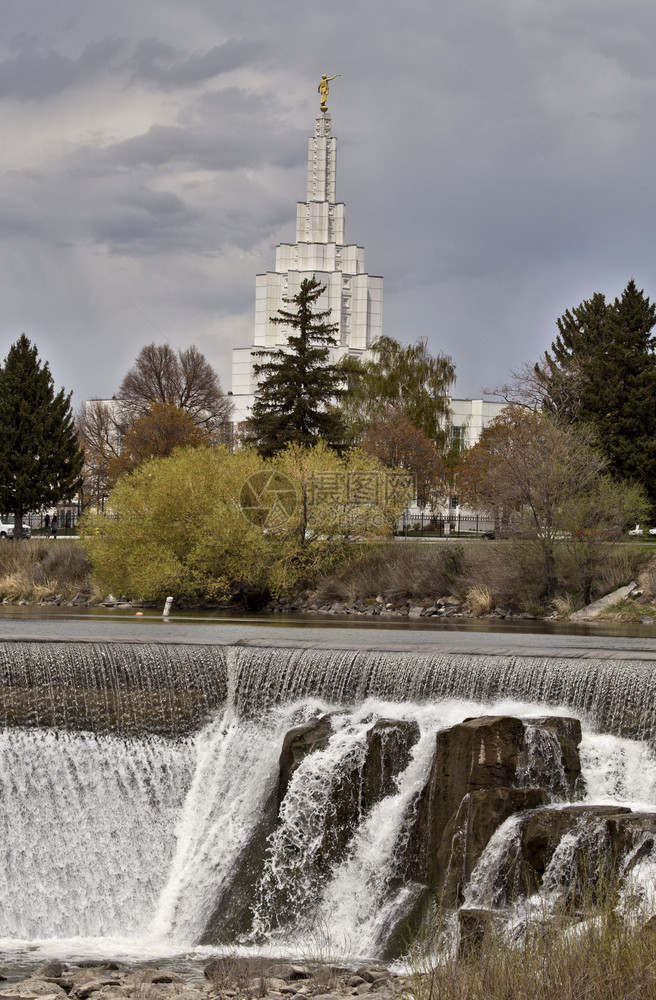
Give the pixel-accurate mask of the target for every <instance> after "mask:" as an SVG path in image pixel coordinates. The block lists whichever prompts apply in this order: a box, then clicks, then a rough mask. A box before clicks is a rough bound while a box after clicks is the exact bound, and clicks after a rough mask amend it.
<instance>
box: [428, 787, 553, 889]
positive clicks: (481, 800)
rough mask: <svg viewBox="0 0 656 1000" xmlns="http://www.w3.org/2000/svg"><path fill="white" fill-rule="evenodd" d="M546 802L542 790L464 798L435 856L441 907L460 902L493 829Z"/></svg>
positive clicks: (473, 794) (501, 791)
mask: <svg viewBox="0 0 656 1000" xmlns="http://www.w3.org/2000/svg"><path fill="white" fill-rule="evenodd" d="M546 802H547V793H546V791H545V790H544V789H542V788H486V789H479V790H478V791H475V792H469V793H468V794H467V795H465V797H464V798H463V799H462V801H461V803H460V806H459V808H458V809H457V811H456V812H455V813H454V815H453V816H452V817H451V820H450V821H449V823H448V824H447V826H446V829H445V831H444V834H443V837H442V842H441V844H440V847H439V850H438V854H437V866H436V867H437V872H438V876H437V885H436V889H437V891H438V894H439V895H440V899H441V901H442V903H443V905H445V906H456V905H458V904H459V903H461V902H462V894H463V891H464V888H465V886H466V885H467V883H468V882H469V878H470V876H471V873H472V871H473V870H474V868H475V867H476V864H477V863H478V860H479V858H480V856H481V854H482V853H483V851H484V850H485V848H486V846H487V844H488V842H489V840H490V838H491V837H492V834H493V833H494V832H495V830H496V829H497V828H498V827H500V826H501V824H502V823H503V822H505V820H507V819H508V817H509V816H512V815H514V814H515V813H517V812H523V811H524V810H527V809H537V808H538V807H539V806H543V805H545V804H546Z"/></svg>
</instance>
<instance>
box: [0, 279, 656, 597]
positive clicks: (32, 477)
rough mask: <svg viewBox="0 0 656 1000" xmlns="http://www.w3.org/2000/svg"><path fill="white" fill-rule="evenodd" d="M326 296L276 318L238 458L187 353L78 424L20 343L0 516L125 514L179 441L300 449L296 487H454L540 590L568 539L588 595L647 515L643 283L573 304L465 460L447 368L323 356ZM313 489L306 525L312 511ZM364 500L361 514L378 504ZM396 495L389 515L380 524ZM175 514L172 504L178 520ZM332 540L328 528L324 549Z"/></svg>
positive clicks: (651, 378) (151, 350) (649, 308)
mask: <svg viewBox="0 0 656 1000" xmlns="http://www.w3.org/2000/svg"><path fill="white" fill-rule="evenodd" d="M323 291H324V288H323V286H322V285H321V284H320V282H318V281H317V280H316V279H306V280H304V281H303V282H302V283H301V286H300V290H299V293H298V294H297V295H295V296H294V297H292V298H291V299H289V300H286V301H285V308H283V309H281V310H280V311H279V314H278V316H277V317H275V318H273V321H274V322H275V323H278V324H280V325H283V326H284V329H285V334H286V339H287V344H286V346H285V347H283V348H279V349H265V350H261V351H259V352H257V357H256V364H255V372H256V374H257V376H258V379H259V381H260V386H261V387H260V391H259V393H258V396H257V399H256V402H255V405H254V407H253V412H252V415H251V418H250V420H249V421H248V423H247V425H246V426H245V427H243V428H240V429H239V433H238V441H237V444H238V448H237V449H235V429H234V427H233V425H232V423H231V414H232V403H231V401H230V397H229V395H226V394H225V393H224V391H223V389H222V387H221V384H220V381H219V379H218V376H217V375H216V373H215V372H214V370H213V369H212V367H211V365H210V364H209V362H208V361H207V360H206V358H205V357H204V356H203V355H202V354H201V353H200V352H199V351H198V349H197V348H196V347H190V348H188V349H186V350H183V351H178V352H176V351H174V350H173V348H171V347H170V346H169V345H166V344H165V345H156V344H154V343H153V344H150V345H147V346H146V347H144V348H142V350H141V351H140V352H139V354H138V355H137V358H136V360H135V362H134V364H133V366H132V367H131V368H130V369H129V370H128V372H127V373H126V374H125V376H124V378H123V380H122V382H121V384H120V386H119V388H118V390H117V392H116V395H115V397H114V398H113V399H112V400H111V401H100V400H95V401H90V402H88V403H87V404H86V405H85V406H84V407H83V408H82V410H81V411H80V412H79V414H78V416H77V419H75V418H74V417H73V414H72V412H71V407H70V394H69V395H68V396H67V395H66V394H65V393H64V390H63V389H62V390H60V392H59V393H55V391H54V385H53V380H52V376H51V375H50V371H49V368H48V365H47V363H43V362H41V361H40V360H39V358H38V352H37V350H36V347H34V346H33V345H31V344H30V342H29V340H28V339H27V338H26V337H25V336H24V335H23V336H22V337H21V338H20V339H19V340H18V341H17V343H16V344H15V345H13V346H12V348H11V349H10V352H9V354H8V356H7V358H6V360H5V362H4V364H3V366H2V368H0V387H1V389H2V393H1V395H0V413H1V414H2V416H3V418H4V419H3V427H4V430H5V433H4V437H3V440H2V444H1V445H0V503H2V506H3V507H4V509H5V510H7V511H9V510H11V511H13V512H14V514H15V516H16V519H17V521H16V523H17V524H21V523H22V517H23V516H24V514H25V513H26V512H27V511H29V510H35V509H42V508H43V507H46V506H53V505H55V504H56V503H58V502H60V501H63V500H66V499H70V498H71V497H72V496H74V495H76V494H77V495H80V496H81V497H82V498H83V500H84V502H85V503H86V504H88V505H90V506H96V507H99V506H102V503H103V501H104V500H105V499H106V498H107V497H110V496H111V506H112V509H114V510H118V509H119V508H120V503H124V504H125V509H126V511H127V510H128V509H129V502H128V500H127V499H126V498H128V497H132V501H131V502H133V501H134V500H135V497H136V493H135V492H134V490H135V489H136V488H137V484H138V483H141V484H142V486H143V485H144V483H145V480H143V479H141V478H140V477H141V475H142V470H143V469H144V468H145V467H148V468H149V469H150V472H149V475H150V476H151V478H152V475H153V473H152V463H153V462H157V461H160V460H163V459H166V458H168V457H169V456H173V455H174V454H175V453H177V451H178V450H179V449H185V450H186V451H187V452H190V451H194V450H198V451H199V452H200V451H203V450H205V451H206V452H208V451H209V452H212V453H213V454H214V456H215V458H216V456H217V455H219V454H220V455H222V456H223V458H222V461H223V462H228V461H233V464H234V467H235V468H236V466H237V464H238V462H239V461H245V459H243V458H241V459H238V460H235V459H229V458H227V457H226V456H229V455H230V454H231V452H235V451H236V450H237V451H238V452H239V453H240V454H243V455H245V454H250V455H252V456H253V455H257V462H259V463H260V464H259V465H257V462H256V465H257V467H256V465H254V466H253V469H254V473H253V474H255V472H257V473H258V474H260V473H263V472H264V473H266V470H267V469H273V468H276V469H278V471H280V468H282V466H280V462H283V457H284V456H285V454H287V453H288V454H289V455H296V456H297V457H296V458H295V459H293V460H292V459H289V461H290V462H291V465H290V466H289V468H291V467H292V466H294V463H296V465H297V466H298V467H299V468H301V466H302V463H301V465H299V462H300V458H299V457H298V456H300V455H303V454H307V455H310V454H312V455H313V456H314V457H313V458H312V460H311V461H308V463H306V466H305V467H304V471H303V475H304V476H305V477H306V480H307V479H308V477H309V478H310V479H311V478H312V477H315V479H316V477H317V476H321V475H324V474H325V476H324V480H325V481H327V478H326V477H328V474H329V473H330V475H332V476H336V477H337V478H338V479H340V477H341V479H340V481H341V482H342V483H344V482H346V481H347V478H348V475H350V474H351V472H355V471H357V470H360V472H362V470H364V469H365V468H366V469H368V470H369V472H371V471H372V470H376V475H378V476H379V478H380V474H381V470H386V469H389V470H403V471H404V472H405V473H407V475H408V477H409V478H408V482H410V481H412V483H413V489H414V493H415V495H416V497H417V499H418V501H419V502H420V503H421V504H425V505H428V506H429V507H431V508H435V507H439V505H440V504H444V503H445V501H446V499H447V498H448V496H449V493H453V492H454V491H455V492H457V494H458V497H459V499H460V501H461V503H465V504H468V505H470V506H472V507H475V508H477V509H481V510H488V511H489V512H490V514H491V516H492V517H493V518H494V520H495V524H496V526H497V529H498V532H499V533H500V534H503V533H504V532H505V533H506V534H508V535H512V534H515V535H516V536H517V537H520V536H521V538H522V540H523V541H528V542H529V543H531V544H533V545H534V546H535V548H536V551H537V552H538V554H539V560H540V563H541V565H542V572H543V574H544V588H545V594H546V595H547V597H551V596H553V594H554V592H555V590H556V588H557V573H556V552H557V549H558V545H559V544H560V543H561V542H563V541H565V542H566V544H567V545H569V546H570V547H571V549H572V559H574V561H577V562H578V564H579V565H580V579H581V589H582V591H583V592H584V593H585V595H586V597H589V596H590V593H591V591H592V586H593V580H594V575H595V573H596V572H597V571H598V561H599V558H600V553H602V554H603V552H605V551H606V550H607V548H608V546H609V544H611V543H612V542H613V541H615V540H617V539H618V538H619V537H621V534H622V532H623V531H624V530H625V529H626V526H627V524H628V522H629V520H630V519H632V518H635V519H641V518H643V517H647V516H649V515H650V514H653V511H654V509H655V508H654V502H655V501H656V495H655V494H656V479H655V476H654V472H655V471H656V469H655V463H656V433H655V431H656V426H655V424H656V358H655V355H654V346H655V343H656V338H655V337H654V335H653V333H652V331H653V328H654V326H655V325H656V307H655V306H654V305H653V304H651V303H650V302H649V299H648V298H646V296H645V295H644V293H643V292H642V291H639V290H638V289H637V287H636V285H635V282H633V281H630V282H629V284H628V285H627V287H626V289H625V290H624V292H623V294H622V296H621V297H619V298H617V299H615V300H614V301H613V302H607V301H606V299H605V297H604V296H603V295H602V294H600V293H596V294H595V295H593V296H592V298H591V299H590V300H587V301H585V302H583V303H582V304H581V305H579V306H577V307H575V308H573V309H570V310H567V311H566V312H565V313H564V314H563V316H562V317H560V318H559V319H558V320H557V331H558V332H557V336H556V338H555V340H554V342H553V343H552V345H551V349H550V350H549V351H546V352H545V353H544V355H543V356H542V357H541V358H540V359H539V360H538V362H536V363H533V364H529V363H527V364H525V365H524V366H523V368H521V369H520V370H518V371H516V372H513V373H511V378H510V380H509V382H508V384H507V385H505V386H502V387H501V388H500V389H498V390H497V394H498V395H500V396H501V398H502V399H504V400H505V401H506V402H507V403H508V407H507V408H506V410H504V412H503V414H502V415H501V417H499V418H497V419H496V420H494V421H492V422H491V424H490V425H489V426H488V427H487V428H486V429H485V430H484V431H483V434H482V436H481V438H480V440H479V442H478V443H477V444H476V445H475V446H474V447H473V448H471V449H468V450H466V451H465V452H464V453H461V452H460V449H459V448H454V447H453V445H452V442H451V433H450V426H449V390H450V388H451V386H452V385H453V382H454V378H455V369H454V365H453V362H452V360H451V359H450V358H448V357H446V356H444V355H441V354H437V355H433V354H431V353H430V351H429V350H428V348H427V345H426V342H425V341H417V342H416V343H414V344H410V345H403V344H401V343H400V342H399V341H396V340H394V339H392V338H390V337H383V338H381V339H380V340H379V341H378V342H377V343H376V344H374V345H372V347H371V350H370V352H369V358H368V360H364V361H363V360H361V359H357V358H353V357H349V356H348V355H347V356H345V357H344V358H342V360H341V361H339V362H337V363H335V364H333V363H331V362H330V351H331V348H335V347H336V346H337V339H336V334H337V326H336V324H333V323H330V322H329V319H330V315H329V311H328V310H322V309H320V308H319V300H320V297H321V295H322V293H323ZM331 456H332V457H331ZM190 461H191V459H190ZM194 461H200V459H194ZM249 461H251V460H250V459H249ZM253 461H255V460H253ZM354 461H355V465H353V462H354ZM368 462H369V463H370V464H369V465H367V463H368ZM261 463H264V465H262V464H261ZM267 463H269V465H267ZM276 463H278V464H276ZM331 463H332V464H331ZM283 465H284V462H283ZM170 469H171V474H172V475H173V472H172V470H173V466H171V467H170ZM349 470H350V471H349ZM267 474H268V473H267ZM288 474H289V472H286V473H285V475H288ZM358 474H360V473H358ZM176 475H181V473H180V470H179V469H178V472H177V473H176ZM345 477H347V478H345ZM355 478H356V479H357V476H356V477H355ZM306 480H304V482H305V486H304V487H303V491H302V493H303V495H302V496H299V503H300V507H299V508H298V510H299V511H300V512H301V515H302V512H303V511H305V515H307V510H308V509H309V507H308V504H311V502H312V497H311V496H310V494H311V491H310V490H309V489H307V488H306V487H307V482H306ZM353 481H355V479H354V480H353ZM360 481H361V482H362V483H364V482H365V479H364V478H361V480H360ZM381 481H382V480H381ZM235 483H236V481H233V486H235ZM144 488H145V487H144ZM217 489H218V486H217ZM223 489H224V486H221V490H223ZM130 491H132V493H131V492H130ZM121 498H123V500H121ZM324 499H325V498H324ZM119 500H120V503H119ZM406 501H407V496H405V495H404V503H405V502H406ZM180 502H181V503H184V502H185V501H184V500H183V498H182V497H181V500H180ZM362 503H363V504H364V506H363V507H362V508H361V510H360V513H361V514H362V513H363V512H365V511H368V516H369V519H370V520H371V514H372V511H373V510H374V508H375V506H376V504H381V503H382V500H381V499H380V497H377V498H374V499H372V498H371V497H370V498H369V500H366V499H365V500H363V501H362ZM395 503H396V506H395V505H394V503H392V504H391V506H388V507H387V508H385V518H386V520H385V519H384V520H385V523H386V530H389V529H390V525H391V523H392V522H391V520H390V518H392V514H393V511H394V510H396V509H397V508H398V498H397V501H395ZM367 504H369V506H368V507H367ZM133 505H134V504H133ZM339 506H340V505H339V503H338V504H337V507H339ZM343 515H344V510H341V516H342V522H343ZM180 516H182V515H180ZM180 516H178V515H174V514H173V511H172V510H171V518H172V521H174V522H176V523H177V522H178V521H179V520H180ZM299 516H300V515H299ZM364 520H366V518H365V519H364ZM364 520H362V519H361V520H360V522H359V524H360V526H359V528H358V529H357V530H358V531H359V532H360V533H361V535H362V532H363V531H364V533H365V534H366V531H365V529H364V528H363V526H362V525H363V524H364ZM308 523H309V522H308V519H307V516H300V521H299V522H298V524H297V526H296V528H295V529H294V531H293V532H291V535H293V537H295V538H296V541H297V542H298V547H297V549H294V554H293V556H290V557H289V559H290V565H292V564H293V563H294V562H296V564H297V566H300V565H308V564H309V563H308V559H309V556H308V551H309V550H310V549H312V548H313V547H314V549H315V550H318V549H319V548H320V546H318V545H317V544H314V546H313V545H312V544H309V543H310V542H312V534H313V532H312V528H308ZM94 530H96V536H97V537H98V530H99V529H98V528H97V526H96V528H95V529H94ZM158 530H163V529H162V526H161V524H160V528H159V529H158ZM326 531H327V529H326ZM315 534H316V532H315ZM348 534H349V532H348V531H346V535H348ZM374 534H375V532H374ZM338 535H339V531H337V530H332V529H331V531H330V532H327V534H326V536H325V537H326V538H328V537H330V538H331V539H332V543H331V544H333V548H334V540H335V539H336V538H337V536H338ZM151 538H152V533H151ZM315 542H316V539H315ZM185 544H186V545H187V549H188V550H189V548H190V544H189V541H187V542H186V543H185ZM304 550H307V551H304ZM98 551H100V549H99V548H98ZM331 558H332V557H331ZM207 559H209V556H207ZM164 561H165V560H164ZM310 561H311V560H310ZM284 563H285V560H284V559H283V560H282V561H281V565H282V564H284ZM208 565H209V564H208ZM301 576H302V574H301ZM299 579H300V577H299Z"/></svg>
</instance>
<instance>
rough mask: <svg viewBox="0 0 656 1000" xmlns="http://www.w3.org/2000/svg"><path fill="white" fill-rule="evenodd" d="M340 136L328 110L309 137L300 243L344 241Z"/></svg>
mask: <svg viewBox="0 0 656 1000" xmlns="http://www.w3.org/2000/svg"><path fill="white" fill-rule="evenodd" d="M336 178H337V139H335V138H333V135H332V118H331V117H330V114H328V113H327V112H325V113H322V114H320V115H317V117H316V118H315V120H314V136H311V137H310V139H309V140H308V179H307V201H305V202H299V203H298V209H297V214H296V242H297V243H343V242H344V205H343V204H338V203H337V202H336V187H337V185H336Z"/></svg>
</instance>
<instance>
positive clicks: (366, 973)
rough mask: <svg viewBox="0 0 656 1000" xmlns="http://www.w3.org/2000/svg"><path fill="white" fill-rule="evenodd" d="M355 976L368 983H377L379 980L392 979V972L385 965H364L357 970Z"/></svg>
mask: <svg viewBox="0 0 656 1000" xmlns="http://www.w3.org/2000/svg"><path fill="white" fill-rule="evenodd" d="M355 974H356V976H360V977H361V978H362V979H364V980H365V982H367V983H375V982H377V980H379V979H389V977H390V971H389V969H387V968H386V967H385V966H384V965H362V966H361V967H360V968H359V969H356V972H355Z"/></svg>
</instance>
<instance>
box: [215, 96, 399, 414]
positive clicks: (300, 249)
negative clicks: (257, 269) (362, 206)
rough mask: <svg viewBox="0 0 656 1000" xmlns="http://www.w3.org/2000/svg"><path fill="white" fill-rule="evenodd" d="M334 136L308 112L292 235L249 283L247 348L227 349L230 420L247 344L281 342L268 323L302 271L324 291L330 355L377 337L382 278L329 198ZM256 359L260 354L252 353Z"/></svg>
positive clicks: (246, 365)
mask: <svg viewBox="0 0 656 1000" xmlns="http://www.w3.org/2000/svg"><path fill="white" fill-rule="evenodd" d="M336 177H337V139H336V138H335V137H334V136H333V135H332V120H331V117H330V114H329V113H328V112H327V111H323V112H321V113H319V114H318V115H317V117H316V119H315V124H314V136H312V137H310V139H309V140H308V178H307V197H306V201H303V202H299V203H298V206H297V212H296V242H295V243H281V244H280V245H279V246H278V247H277V248H276V260H275V270H273V271H267V272H266V274H258V275H257V278H256V286H255V332H254V337H253V343H252V345H251V346H250V347H236V348H234V349H233V353H232V397H233V402H234V405H235V412H234V418H233V419H234V420H235V422H236V423H237V424H239V423H240V422H242V421H245V420H248V418H249V415H250V412H251V408H252V406H253V402H254V400H255V395H256V393H257V386H258V381H257V377H256V375H255V373H254V371H253V365H254V364H255V363H256V362H257V360H258V359H257V358H255V357H254V356H253V352H254V351H258V350H261V349H262V348H266V349H273V350H276V349H279V348H281V349H283V350H284V348H285V346H286V344H287V335H288V333H289V329H288V328H287V327H285V326H284V325H281V324H278V323H272V322H271V317H272V316H277V315H278V310H279V309H281V308H287V307H286V306H285V303H284V300H285V299H290V298H293V296H294V295H297V294H298V292H299V290H300V286H301V282H302V281H303V280H304V279H305V278H312V277H316V278H317V280H318V281H320V282H321V284H322V285H325V286H326V290H325V292H324V293H323V295H322V296H321V297H320V299H319V300H318V302H317V309H320V310H323V309H330V318H329V322H332V323H336V324H337V333H336V336H335V339H336V340H337V346H336V347H333V348H330V349H329V350H330V355H331V356H330V362H331V363H335V362H336V361H338V360H339V359H340V358H341V357H343V356H344V355H345V354H351V355H353V356H355V357H358V358H362V357H363V356H364V357H366V356H367V350H368V348H369V347H370V346H371V345H372V344H373V343H374V341H376V340H377V339H378V337H380V335H381V333H382V322H383V279H382V278H381V277H374V276H372V275H369V274H367V272H366V271H365V264H364V248H363V247H361V246H357V245H356V244H353V243H350V244H347V243H346V242H345V238H344V204H343V203H342V202H338V201H337V197H336ZM259 360H260V361H262V360H266V359H259Z"/></svg>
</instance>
